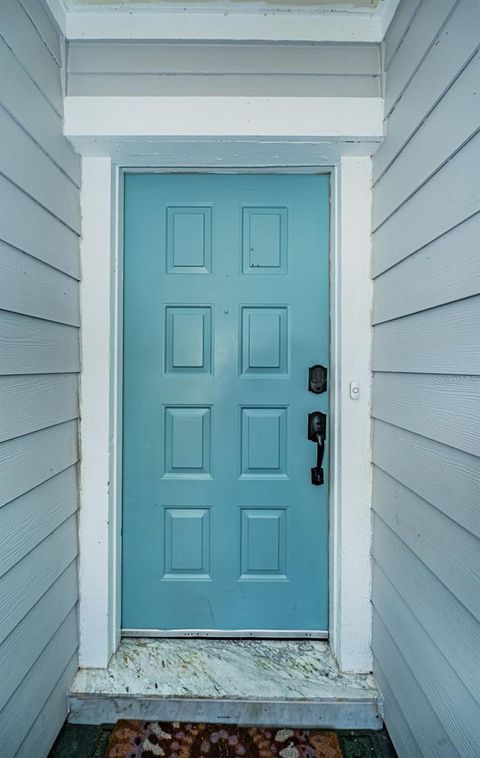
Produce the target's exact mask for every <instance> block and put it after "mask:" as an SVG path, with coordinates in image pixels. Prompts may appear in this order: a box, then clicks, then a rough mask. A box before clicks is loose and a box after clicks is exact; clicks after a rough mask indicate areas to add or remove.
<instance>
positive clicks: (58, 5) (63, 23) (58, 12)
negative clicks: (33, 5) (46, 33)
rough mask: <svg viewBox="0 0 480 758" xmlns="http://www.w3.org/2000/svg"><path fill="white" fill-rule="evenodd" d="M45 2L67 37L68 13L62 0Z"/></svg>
mask: <svg viewBox="0 0 480 758" xmlns="http://www.w3.org/2000/svg"><path fill="white" fill-rule="evenodd" d="M44 2H45V5H46V6H47V8H48V10H49V11H50V13H51V14H52V16H53V18H54V19H55V21H56V22H57V25H58V27H59V29H60V31H61V32H62V34H63V36H64V37H65V36H66V34H67V12H66V10H65V6H64V4H63V2H62V0H44Z"/></svg>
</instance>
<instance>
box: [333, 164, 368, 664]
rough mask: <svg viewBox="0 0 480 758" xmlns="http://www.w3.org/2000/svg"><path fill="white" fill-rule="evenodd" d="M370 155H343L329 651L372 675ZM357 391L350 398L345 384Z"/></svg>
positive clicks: (337, 231)
mask: <svg viewBox="0 0 480 758" xmlns="http://www.w3.org/2000/svg"><path fill="white" fill-rule="evenodd" d="M371 164H372V161H371V158H365V157H342V158H341V159H340V167H339V170H338V172H337V179H338V181H337V183H336V196H337V199H336V214H335V217H334V221H333V230H332V231H333V237H334V240H335V245H334V249H335V250H336V252H335V262H334V266H333V267H332V271H333V283H332V301H333V309H334V310H333V319H332V323H333V331H334V335H333V339H332V348H333V356H332V360H333V376H332V379H333V382H334V385H335V391H334V403H335V406H334V411H333V421H334V426H335V430H334V431H335V433H334V450H333V461H334V462H333V466H334V482H333V492H332V497H333V503H332V508H331V541H330V544H331V555H330V560H331V583H330V609H331V617H330V632H331V637H330V639H331V646H332V649H333V652H334V654H335V656H336V658H337V661H338V664H339V666H340V668H341V670H342V671H353V672H358V673H360V672H367V671H371V670H372V653H371V627H372V608H371V572H372V569H371V555H370V553H371V534H372V531H371V530H372V525H371V502H372V466H371V419H370V411H371V371H370V351H371V306H372V283H371V279H370V258H371V238H370V232H371V198H372V186H371V185H372V177H371ZM351 382H355V383H357V384H358V386H359V390H360V392H359V396H358V398H357V399H352V397H351V396H350V383H351Z"/></svg>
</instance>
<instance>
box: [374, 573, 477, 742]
mask: <svg viewBox="0 0 480 758" xmlns="http://www.w3.org/2000/svg"><path fill="white" fill-rule="evenodd" d="M382 573H383V572H382ZM386 578H387V581H388V577H386ZM389 584H390V586H391V587H393V585H392V583H391V582H389ZM393 589H394V591H395V592H396V590H395V587H393ZM396 594H397V595H398V596H399V597H400V599H401V600H403V598H402V597H401V595H400V594H399V593H398V592H396ZM403 602H404V603H405V601H403ZM405 605H406V606H407V608H408V610H409V611H410V613H411V614H412V616H413V617H414V618H415V620H416V622H417V624H419V626H420V627H421V629H424V628H423V626H422V624H420V622H419V621H418V619H417V617H416V615H415V614H414V613H413V611H412V609H411V608H410V606H409V605H408V603H405ZM374 608H375V612H376V614H377V616H378V618H379V619H380V621H381V623H382V625H383V626H384V628H385V629H386V630H387V632H388V635H389V637H390V639H391V640H392V642H393V644H394V645H395V647H396V648H397V650H398V651H399V653H400V655H401V656H402V659H403V660H404V662H405V665H406V667H407V668H408V669H409V670H410V672H411V674H412V676H413V677H414V679H415V681H416V683H417V685H418V687H419V689H420V690H421V691H422V692H423V695H424V697H425V700H426V701H427V702H428V705H429V706H430V709H431V711H432V712H433V713H434V714H435V715H436V716H437V718H438V720H439V721H440V722H441V724H442V726H443V728H444V730H445V734H446V735H447V737H448V740H449V742H450V743H451V745H452V746H454V747H455V745H456V744H457V738H456V737H455V735H453V734H452V719H453V718H454V716H453V714H452V713H451V709H450V722H449V724H448V727H447V723H448V722H446V719H445V713H446V714H447V716H448V715H449V713H448V712H449V702H450V703H451V702H452V701H451V700H450V701H448V700H447V703H446V704H444V705H443V710H444V714H443V716H442V718H440V715H439V713H438V704H437V705H436V704H435V703H434V702H432V699H431V698H432V693H433V694H434V692H435V691H434V689H433V687H430V690H428V689H426V688H425V684H420V682H419V681H418V677H417V676H416V674H415V673H414V671H413V668H412V665H411V664H409V663H407V660H406V658H405V656H404V654H403V652H402V651H401V650H400V647H399V645H398V644H397V642H396V641H395V640H394V638H393V635H392V634H391V632H390V628H389V626H388V625H387V622H386V621H385V620H384V618H383V615H382V613H381V611H380V610H379V608H378V607H377V606H374ZM424 631H425V630H424ZM427 637H428V639H429V640H431V641H432V643H433V648H434V650H435V653H436V655H439V656H440V657H441V658H443V660H444V661H445V662H446V664H447V666H448V667H449V668H451V669H452V670H453V671H454V675H455V676H456V677H457V680H458V681H459V682H460V684H461V685H463V687H465V689H466V690H467V691H468V692H469V694H470V696H471V697H472V700H475V701H476V699H475V697H474V696H473V695H472V694H471V692H470V690H469V689H468V687H466V685H465V684H464V682H463V680H462V679H461V678H460V677H459V675H458V674H457V672H456V671H455V670H454V669H453V666H452V665H451V664H450V663H449V661H448V660H447V659H446V658H445V656H444V655H443V653H442V652H441V651H440V650H439V649H438V647H437V645H436V644H435V642H434V641H433V640H432V638H431V637H430V635H429V634H427ZM432 678H433V679H435V676H433V677H432ZM436 681H437V688H438V687H439V684H438V680H436ZM447 698H448V694H447ZM459 731H461V730H460V729H459ZM462 731H463V730H462ZM463 747H465V744H464V746H463ZM467 747H468V743H467ZM468 754H470V751H468ZM465 755H467V753H465Z"/></svg>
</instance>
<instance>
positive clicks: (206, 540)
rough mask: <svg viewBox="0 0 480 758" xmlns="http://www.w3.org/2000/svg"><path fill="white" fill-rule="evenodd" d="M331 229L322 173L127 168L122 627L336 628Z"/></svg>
mask: <svg viewBox="0 0 480 758" xmlns="http://www.w3.org/2000/svg"><path fill="white" fill-rule="evenodd" d="M328 228H329V179H328V177H327V176H325V175H324V176H315V175H273V174H272V175H251V174H237V175H232V174H228V175H225V174H217V175H215V174H210V175H199V174H195V175H194V174H174V175H173V174H172V175H162V174H128V175H126V178H125V264H124V273H125V290H124V428H123V448H124V456H123V472H124V474H123V475H124V479H123V620H122V626H123V628H124V629H132V630H133V629H136V630H138V629H145V630H178V629H181V630H224V631H226V632H228V631H230V632H232V631H236V630H252V631H254V632H255V631H267V632H268V631H271V632H282V631H284V632H285V631H292V630H293V631H295V630H297V631H300V632H301V631H324V630H326V629H327V628H328V627H327V607H328V597H327V586H328V580H327V577H328V555H327V550H328V491H327V489H328V476H327V466H328V460H327V456H325V460H324V462H323V465H324V469H325V484H324V485H323V486H315V485H314V484H312V478H311V468H312V466H314V465H315V463H316V445H315V444H313V443H312V442H311V441H309V440H308V439H307V419H308V414H309V413H311V412H312V411H322V412H324V413H326V412H327V401H328V394H327V393H323V394H313V393H312V392H309V371H308V370H309V367H310V366H312V365H314V364H323V365H324V366H328V359H329V298H328V276H329V271H328V269H329V267H328ZM327 447H328V446H327Z"/></svg>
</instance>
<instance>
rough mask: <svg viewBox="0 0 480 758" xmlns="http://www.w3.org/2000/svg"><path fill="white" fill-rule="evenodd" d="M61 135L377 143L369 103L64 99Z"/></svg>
mask: <svg viewBox="0 0 480 758" xmlns="http://www.w3.org/2000/svg"><path fill="white" fill-rule="evenodd" d="M64 113H65V121H64V132H65V136H66V137H68V138H69V139H70V140H71V141H72V143H73V144H74V145H75V143H76V140H77V139H79V140H80V141H81V142H83V141H84V140H85V138H89V139H92V140H94V139H98V138H115V139H118V138H130V139H131V138H132V137H147V138H166V137H176V138H178V137H182V138H185V137H224V136H229V137H232V136H234V137H239V138H241V137H274V138H275V137H278V138H285V137H290V138H291V137H296V136H302V137H313V138H315V139H321V140H331V141H352V140H354V141H357V140H358V141H364V140H367V141H372V142H376V141H380V140H381V139H382V137H383V99H382V98H373V97H366V98H361V97H295V98H291V97H253V98H248V97H161V98H160V97H66V98H65V107H64Z"/></svg>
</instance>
